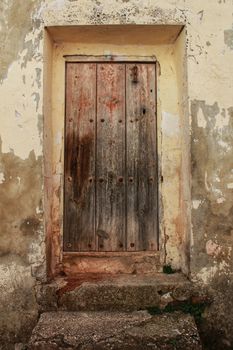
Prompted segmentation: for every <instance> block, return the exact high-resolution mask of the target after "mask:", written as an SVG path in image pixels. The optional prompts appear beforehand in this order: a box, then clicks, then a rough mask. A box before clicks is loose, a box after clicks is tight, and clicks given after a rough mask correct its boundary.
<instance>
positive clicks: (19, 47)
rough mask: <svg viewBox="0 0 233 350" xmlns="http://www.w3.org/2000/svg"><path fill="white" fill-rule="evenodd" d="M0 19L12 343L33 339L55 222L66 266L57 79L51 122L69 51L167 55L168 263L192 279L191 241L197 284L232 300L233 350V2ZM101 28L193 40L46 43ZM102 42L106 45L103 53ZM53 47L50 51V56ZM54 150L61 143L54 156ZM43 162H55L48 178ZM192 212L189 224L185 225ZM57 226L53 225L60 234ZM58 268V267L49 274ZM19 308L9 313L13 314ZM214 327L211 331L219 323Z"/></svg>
mask: <svg viewBox="0 0 233 350" xmlns="http://www.w3.org/2000/svg"><path fill="white" fill-rule="evenodd" d="M0 13H1V18H0V26H1V31H0V39H1V40H0V43H1V44H0V49H1V64H0V81H1V83H0V98H1V101H4V103H1V106H0V119H1V121H0V123H1V131H0V136H1V140H2V147H1V151H0V156H1V166H0V173H1V175H0V191H1V205H2V208H1V214H0V215H1V220H0V225H1V226H0V230H1V239H0V246H1V257H0V264H1V284H0V288H1V290H7V289H9V290H10V291H11V292H10V293H9V294H8V296H7V295H6V294H5V293H1V296H0V304H1V319H0V320H1V327H0V328H1V329H4V330H5V331H4V337H5V338H7V337H8V336H10V337H11V338H12V339H13V335H14V334H16V338H15V340H17V339H18V340H19V339H20V336H19V335H20V334H21V335H22V336H21V339H23V337H24V335H25V333H23V331H22V330H23V329H27V328H28V327H29V326H28V325H29V324H33V320H35V319H36V314H37V306H36V301H35V298H34V294H33V288H32V287H33V286H34V285H35V283H36V279H43V278H46V275H45V260H46V256H45V229H44V225H43V220H44V217H46V227H47V232H50V236H49V237H48V239H47V243H48V244H47V247H46V249H47V250H48V251H49V252H50V248H49V243H51V241H55V242H54V245H55V248H54V245H53V248H52V249H53V250H54V251H55V252H54V255H56V254H57V256H56V259H57V261H58V262H59V261H60V255H59V253H56V252H59V249H58V248H57V247H58V246H59V245H60V242H59V240H55V239H54V237H55V236H56V235H54V234H55V233H56V232H58V233H59V232H60V213H59V212H58V210H55V209H56V208H58V207H59V205H60V200H61V199H60V198H61V196H60V193H61V188H62V169H63V163H62V153H61V147H60V146H61V145H62V143H63V130H62V127H61V125H60V123H61V121H62V119H63V111H64V109H62V108H63V104H62V103H63V102H62V101H63V94H64V91H62V89H61V91H60V92H59V91H56V89H57V87H59V82H61V81H62V79H63V78H62V77H61V76H55V77H54V81H53V84H54V86H55V87H56V88H55V89H54V94H57V95H56V96H55V98H57V99H58V100H59V99H60V104H59V106H58V109H57V110H56V109H55V110H54V111H53V113H55V114H56V112H59V113H58V114H57V115H56V116H55V117H54V118H53V119H52V122H53V125H51V120H49V118H48V116H49V115H51V113H50V112H49V109H50V101H49V98H50V97H49V96H51V93H50V92H49V91H50V90H51V85H50V84H51V79H50V78H51V72H52V70H51V62H52V57H51V56H52V54H54V67H55V71H56V69H59V64H60V63H59V62H61V59H60V58H61V55H62V52H68V53H69V52H70V51H71V52H72V53H73V54H77V53H78V54H81V53H84V54H96V53H97V54H105V53H106V52H107V53H115V54H132V53H134V54H135V52H136V54H142V55H145V54H146V55H151V54H156V56H158V60H159V63H160V66H161V75H160V76H159V79H158V93H159V100H158V111H159V115H160V118H161V119H160V124H159V130H160V132H161V133H160V136H159V143H160V146H159V149H160V152H161V153H160V155H162V157H161V160H162V162H161V168H162V171H163V180H164V181H163V183H162V184H161V193H162V203H163V224H162V225H161V227H162V228H163V240H162V242H161V244H162V246H163V247H164V246H165V251H164V254H165V255H166V259H167V262H171V263H172V265H173V267H174V268H180V267H182V268H183V270H184V271H185V270H186V271H187V260H188V259H189V244H188V243H189V241H190V243H191V256H190V272H191V276H192V278H193V279H194V280H199V281H200V282H201V283H206V284H211V285H212V287H214V288H216V290H221V288H222V287H223V286H224V291H225V292H224V293H225V294H224V293H223V294H222V292H221V293H220V292H219V293H220V294H221V297H220V296H219V300H225V303H224V302H222V301H221V302H220V303H218V306H213V308H212V311H211V312H210V315H211V317H212V318H213V319H214V320H216V322H215V324H212V327H215V328H216V327H218V329H219V330H220V331H221V332H223V333H224V337H225V338H224V339H225V343H226V344H231V342H232V341H233V339H232V334H231V329H232V324H233V320H232V316H231V315H228V314H229V313H227V312H226V311H227V310H228V309H229V308H230V305H231V303H232V302H233V301H232V283H231V281H230V279H231V277H232V272H233V264H232V261H233V260H232V250H231V247H232V240H233V236H232V232H233V227H232V215H233V205H232V183H233V172H232V168H233V166H232V145H233V143H232V135H233V132H232V128H233V125H232V120H233V106H232V89H233V86H232V85H233V81H232V79H230V78H229V77H232V76H233V58H232V52H233V51H232V47H233V46H232V22H233V21H232V1H231V0H225V1H221V0H213V1H204V2H203V1H201V0H197V1H192V0H176V1H172V0H166V1H162V0H159V1H157V2H156V4H155V3H154V2H152V1H149V0H142V1H140V2H138V1H136V0H132V1H120V0H118V1H115V2H114V3H113V2H111V3H110V2H109V1H108V0H99V1H95V0H82V1H71V0H44V1H42V0H34V1H29V2H28V1H22V0H17V1H13V0H8V1H2V2H1V5H0ZM94 24H102V25H103V24H106V25H107V24H122V25H123V24H124V25H126V24H160V25H161V24H185V29H184V30H183V32H182V33H181V35H180V36H179V38H178V39H177V40H176V41H175V39H176V37H173V41H168V39H167V38H165V39H164V38H163V40H162V42H157V43H155V42H154V41H153V40H152V41H150V42H148V44H147V45H143V43H144V41H145V40H146V37H145V35H144V34H143V31H142V35H141V36H140V35H139V36H138V35H135V39H134V41H133V42H132V45H131V46H130V45H128V44H129V43H128V42H127V40H130V36H128V37H126V39H125V40H126V41H125V43H124V42H118V45H115V46H114V45H112V43H111V42H112V37H111V35H109V36H108V41H107V42H101V35H100V36H99V37H98V36H97V34H96V36H95V35H94V36H93V39H92V41H91V39H90V42H89V43H88V40H89V39H87V37H86V38H85V37H84V40H83V42H82V43H80V44H79V45H76V46H75V44H74V42H73V43H70V44H69V43H66V44H63V43H62V41H66V40H65V39H64V38H62V39H61V40H60V41H59V40H58V42H57V43H55V44H54V50H53V53H52V46H53V45H51V42H50V41H49V40H50V39H49V38H48V35H47V33H45V32H43V27H44V25H47V26H52V25H53V26H56V25H59V26H62V25H94ZM97 32H98V31H97ZM164 32H166V31H164ZM64 37H65V35H64ZM122 37H123V36H122V35H121V36H120V37H119V41H120V40H122V39H121V38H122ZM131 37H132V35H131ZM96 38H98V40H97V44H95V42H93V41H95V40H96ZM114 38H116V35H115V37H114ZM45 39H46V40H45ZM150 40H151V39H150ZM174 41H175V42H174ZM163 43H167V44H165V45H164V44H163ZM44 44H45V46H44ZM44 47H45V48H46V47H47V49H46V50H45V51H44V52H43V49H44ZM74 47H75V52H74ZM49 48H50V49H51V50H49ZM43 59H44V60H45V63H47V64H46V65H43ZM186 59H187V62H186ZM59 60H60V61H59ZM186 63H187V66H186ZM60 72H61V73H62V72H63V70H62V69H61V71H60ZM43 76H44V78H45V79H44V81H42V77H43ZM43 101H44V102H43ZM188 104H189V111H188V108H187V106H188ZM43 107H44V109H43ZM61 111H62V112H61ZM42 114H43V116H44V118H45V119H43V117H42ZM55 114H54V115H55ZM188 115H189V118H188ZM162 116H165V119H164V120H163V118H162ZM173 118H174V119H173ZM168 119H170V120H171V122H172V125H173V123H174V128H172V129H171V124H169V123H168ZM163 131H164V133H163ZM52 133H53V134H52ZM43 138H44V152H42V145H43V141H42V139H43ZM51 139H53V140H54V143H55V145H54V150H53V152H52V151H51V149H50V146H51ZM189 142H191V156H190V152H189ZM52 153H53V154H52ZM43 156H45V157H46V159H47V160H48V159H50V160H52V161H51V162H47V163H45V164H44V167H43V165H42V164H43ZM189 157H191V164H192V169H191V173H190V171H189V170H190V168H189V161H190V158H189ZM43 169H44V175H45V182H46V189H47V192H46V193H45V197H46V198H48V197H51V196H53V208H52V207H51V206H49V207H46V212H45V214H43V213H44V206H43V177H42V172H43ZM2 174H3V175H2ZM190 175H191V176H192V178H190ZM190 183H191V185H192V189H191V193H190V186H189V184H190ZM52 186H53V187H52ZM47 202H48V201H47ZM182 212H183V213H184V212H185V213H186V215H181V213H182ZM48 217H50V218H51V217H52V219H53V227H52V228H51V222H50V221H49V220H48ZM189 218H190V219H191V220H189ZM184 227H185V228H186V229H185V230H184ZM191 227H192V229H191ZM52 230H53V231H52ZM181 233H182V234H181ZM165 243H166V244H165ZM184 252H185V254H184ZM187 256H188V259H186V257H187ZM50 262H51V261H50V260H49V259H47V263H48V265H49V266H51V264H50ZM52 263H53V264H54V262H52ZM19 291H20V292H19ZM220 294H218V295H220ZM10 298H11V299H12V300H14V299H15V298H17V300H18V305H17V308H16V307H15V305H14V304H13V303H12V302H11V303H9V300H10ZM224 298H225V299H224ZM8 303H9V305H10V306H9V305H8V308H7V309H6V308H5V305H7V304H8ZM25 305H27V306H25ZM215 305H216V304H215ZM29 310H30V311H29ZM219 311H221V312H225V317H224V318H223V317H222V318H221V319H220V316H218V315H221V312H219ZM19 314H20V322H19V321H18V319H19V318H18V315H19ZM6 315H7V317H6ZM16 315H17V317H16ZM16 319H17V321H16ZM209 322H210V323H211V322H212V321H210V318H209ZM13 328H14V330H13ZM6 330H8V333H7V332H6ZM17 337H18V338H17ZM8 340H9V339H8ZM230 346H231V345H230ZM8 348H9V347H8Z"/></svg>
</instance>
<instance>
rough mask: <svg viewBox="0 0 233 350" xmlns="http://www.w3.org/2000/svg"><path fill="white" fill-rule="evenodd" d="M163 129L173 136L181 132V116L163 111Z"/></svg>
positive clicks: (165, 132)
mask: <svg viewBox="0 0 233 350" xmlns="http://www.w3.org/2000/svg"><path fill="white" fill-rule="evenodd" d="M162 131H163V133H164V134H165V135H167V136H169V137H172V136H177V135H178V134H179V117H178V116H177V115H173V114H171V113H169V112H162Z"/></svg>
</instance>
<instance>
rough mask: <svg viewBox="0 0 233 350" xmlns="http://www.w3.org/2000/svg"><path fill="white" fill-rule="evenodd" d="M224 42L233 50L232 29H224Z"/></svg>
mask: <svg viewBox="0 0 233 350" xmlns="http://www.w3.org/2000/svg"><path fill="white" fill-rule="evenodd" d="M224 42H225V44H226V45H227V46H228V47H229V49H230V50H233V29H228V30H224Z"/></svg>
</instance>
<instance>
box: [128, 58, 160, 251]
mask: <svg viewBox="0 0 233 350" xmlns="http://www.w3.org/2000/svg"><path fill="white" fill-rule="evenodd" d="M155 93H156V92H155V65H154V64H136V65H135V64H127V65H126V101H127V108H126V120H127V122H126V124H127V126H126V133H127V148H126V149H127V151H126V152H127V155H126V159H127V177H128V182H127V250H129V251H137V250H156V249H157V234H158V228H157V226H158V224H157V210H158V208H157V187H158V185H157V182H158V179H157V145H156V139H157V138H156V103H155V101H156V100H155V98H156V96H155Z"/></svg>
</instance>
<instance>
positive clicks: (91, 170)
mask: <svg viewBox="0 0 233 350" xmlns="http://www.w3.org/2000/svg"><path fill="white" fill-rule="evenodd" d="M95 121H96V64H94V63H89V64H86V63H81V64H76V63H68V64H67V75H66V121H65V128H66V131H65V193H64V206H65V210H64V250H65V251H91V250H95V248H96V247H95V186H94V175H95V125H96V123H95Z"/></svg>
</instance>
